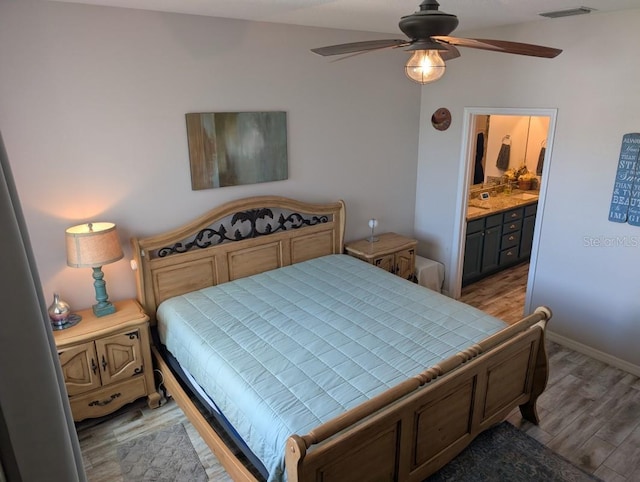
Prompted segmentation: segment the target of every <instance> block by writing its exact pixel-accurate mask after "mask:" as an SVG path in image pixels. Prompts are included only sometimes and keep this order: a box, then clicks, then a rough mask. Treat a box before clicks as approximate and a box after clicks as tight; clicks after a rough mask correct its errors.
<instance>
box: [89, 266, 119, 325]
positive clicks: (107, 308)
mask: <svg viewBox="0 0 640 482" xmlns="http://www.w3.org/2000/svg"><path fill="white" fill-rule="evenodd" d="M102 278H104V273H103V272H102V267H101V266H98V267H97V268H93V279H94V282H93V287H94V288H95V290H96V301H97V303H96V304H95V305H93V314H94V315H96V316H105V315H110V314H112V313H115V312H116V307H115V306H113V304H111V302H110V301H109V295H108V294H107V283H105V281H104V280H103V279H102Z"/></svg>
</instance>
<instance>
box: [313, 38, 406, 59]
mask: <svg viewBox="0 0 640 482" xmlns="http://www.w3.org/2000/svg"><path fill="white" fill-rule="evenodd" d="M410 43H411V42H409V41H408V40H402V39H395V38H392V39H384V40H368V41H365V42H352V43H348V44H338V45H329V46H328V47H319V48H316V49H311V51H312V52H313V53H314V54H318V55H323V56H327V55H343V54H352V53H356V52H366V51H368V50H378V49H384V48H388V47H404V46H405V45H409V44H410Z"/></svg>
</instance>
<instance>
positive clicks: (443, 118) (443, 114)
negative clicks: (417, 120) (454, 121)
mask: <svg viewBox="0 0 640 482" xmlns="http://www.w3.org/2000/svg"><path fill="white" fill-rule="evenodd" d="M431 124H432V125H433V127H434V128H435V129H437V130H439V131H446V130H447V129H448V128H449V126H450V125H451V112H449V109H445V108H444V107H440V108H439V109H438V110H436V111H435V112H434V113H433V115H432V116H431Z"/></svg>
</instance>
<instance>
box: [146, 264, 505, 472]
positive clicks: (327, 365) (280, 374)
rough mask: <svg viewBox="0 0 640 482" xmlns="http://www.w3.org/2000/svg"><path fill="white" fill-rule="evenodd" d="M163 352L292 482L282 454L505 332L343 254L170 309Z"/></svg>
mask: <svg viewBox="0 0 640 482" xmlns="http://www.w3.org/2000/svg"><path fill="white" fill-rule="evenodd" d="M157 319H158V333H159V336H160V339H161V341H162V342H163V344H164V345H165V346H166V348H167V349H168V350H169V351H170V352H171V353H172V354H173V356H175V357H176V359H177V360H178V361H179V362H180V364H181V365H182V366H184V367H185V369H186V370H188V372H189V373H190V374H191V375H192V376H193V377H194V379H195V380H196V381H197V383H198V384H199V385H200V386H201V387H202V388H203V389H204V390H205V392H206V393H207V394H209V396H210V397H211V398H212V399H213V400H215V403H216V404H217V406H218V407H219V408H220V410H221V411H222V413H223V414H224V416H225V417H226V418H227V419H228V420H229V421H230V422H231V423H232V424H233V426H234V427H235V429H236V430H237V432H238V433H239V434H240V435H241V436H242V438H243V439H244V440H245V442H246V443H247V445H248V446H249V447H250V449H251V450H252V451H253V453H254V454H255V455H256V456H257V457H258V458H259V459H260V460H261V461H262V462H263V464H264V465H265V467H266V468H267V470H268V471H269V481H277V480H282V479H283V478H284V470H285V469H284V453H285V451H284V448H285V443H286V440H287V438H288V437H289V436H290V435H292V434H299V435H304V434H306V433H307V432H309V431H310V430H312V429H313V428H315V427H317V426H318V425H321V424H322V423H325V422H327V421H329V420H330V419H332V418H334V417H336V416H337V415H339V414H341V413H343V412H345V411H346V410H349V409H351V408H353V407H355V406H357V405H359V404H360V403H362V402H364V401H365V400H368V399H370V398H372V397H375V396H376V395H378V394H380V393H382V392H383V391H385V390H386V389H388V388H391V387H393V386H394V385H396V384H398V383H400V382H401V381H403V380H405V379H406V378H408V377H411V376H413V375H415V374H417V373H419V372H421V371H422V370H424V369H426V368H428V367H429V366H431V365H433V364H435V363H437V362H439V361H441V360H443V359H445V358H448V357H450V356H452V355H453V354H455V353H456V352H458V351H460V350H463V349H465V348H466V347H468V346H469V345H470V344H472V343H475V342H478V341H480V340H482V339H484V338H486V337H487V336H489V335H491V334H493V333H495V332H497V331H499V330H501V329H502V328H504V327H505V326H506V325H505V323H503V322H502V321H500V320H498V319H496V318H493V317H491V316H489V315H487V314H486V313H483V312H481V311H479V310H477V309H475V308H472V307H470V306H468V305H465V304H463V303H460V302H457V301H455V300H452V299H450V298H447V297H445V296H443V295H441V294H439V293H436V292H434V291H431V290H427V289H425V288H422V287H420V286H418V285H416V284H413V283H411V282H408V281H406V280H403V279H401V278H399V277H397V276H395V275H392V274H391V273H388V272H386V271H384V270H381V269H379V268H376V267H374V266H372V265H369V264H367V263H365V262H363V261H360V260H357V259H355V258H352V257H350V256H347V255H330V256H324V257H321V258H316V259H313V260H310V261H306V262H303V263H298V264H295V265H292V266H287V267H284V268H280V269H277V270H273V271H268V272H265V273H261V274H258V275H254V276H251V277H248V278H243V279H239V280H236V281H233V282H229V283H224V284H221V285H218V286H214V287H209V288H205V289H202V290H199V291H195V292H191V293H188V294H185V295H182V296H178V297H175V298H171V299H169V300H166V301H164V302H163V303H162V304H161V305H160V306H159V307H158V311H157Z"/></svg>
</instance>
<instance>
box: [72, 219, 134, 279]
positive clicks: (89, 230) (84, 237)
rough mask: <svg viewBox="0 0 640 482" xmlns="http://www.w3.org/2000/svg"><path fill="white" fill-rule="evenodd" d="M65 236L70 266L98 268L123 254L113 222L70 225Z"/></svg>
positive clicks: (116, 259) (120, 257)
mask: <svg viewBox="0 0 640 482" xmlns="http://www.w3.org/2000/svg"><path fill="white" fill-rule="evenodd" d="M65 238H66V242H67V265H69V266H71V267H72V268H98V267H100V266H104V265H105V264H109V263H113V262H115V261H118V260H119V259H122V257H123V256H124V254H123V252H122V247H121V246H120V241H119V240H118V233H117V232H116V225H115V224H113V223H88V224H79V225H77V226H72V227H70V228H69V229H67V230H66V232H65Z"/></svg>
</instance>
